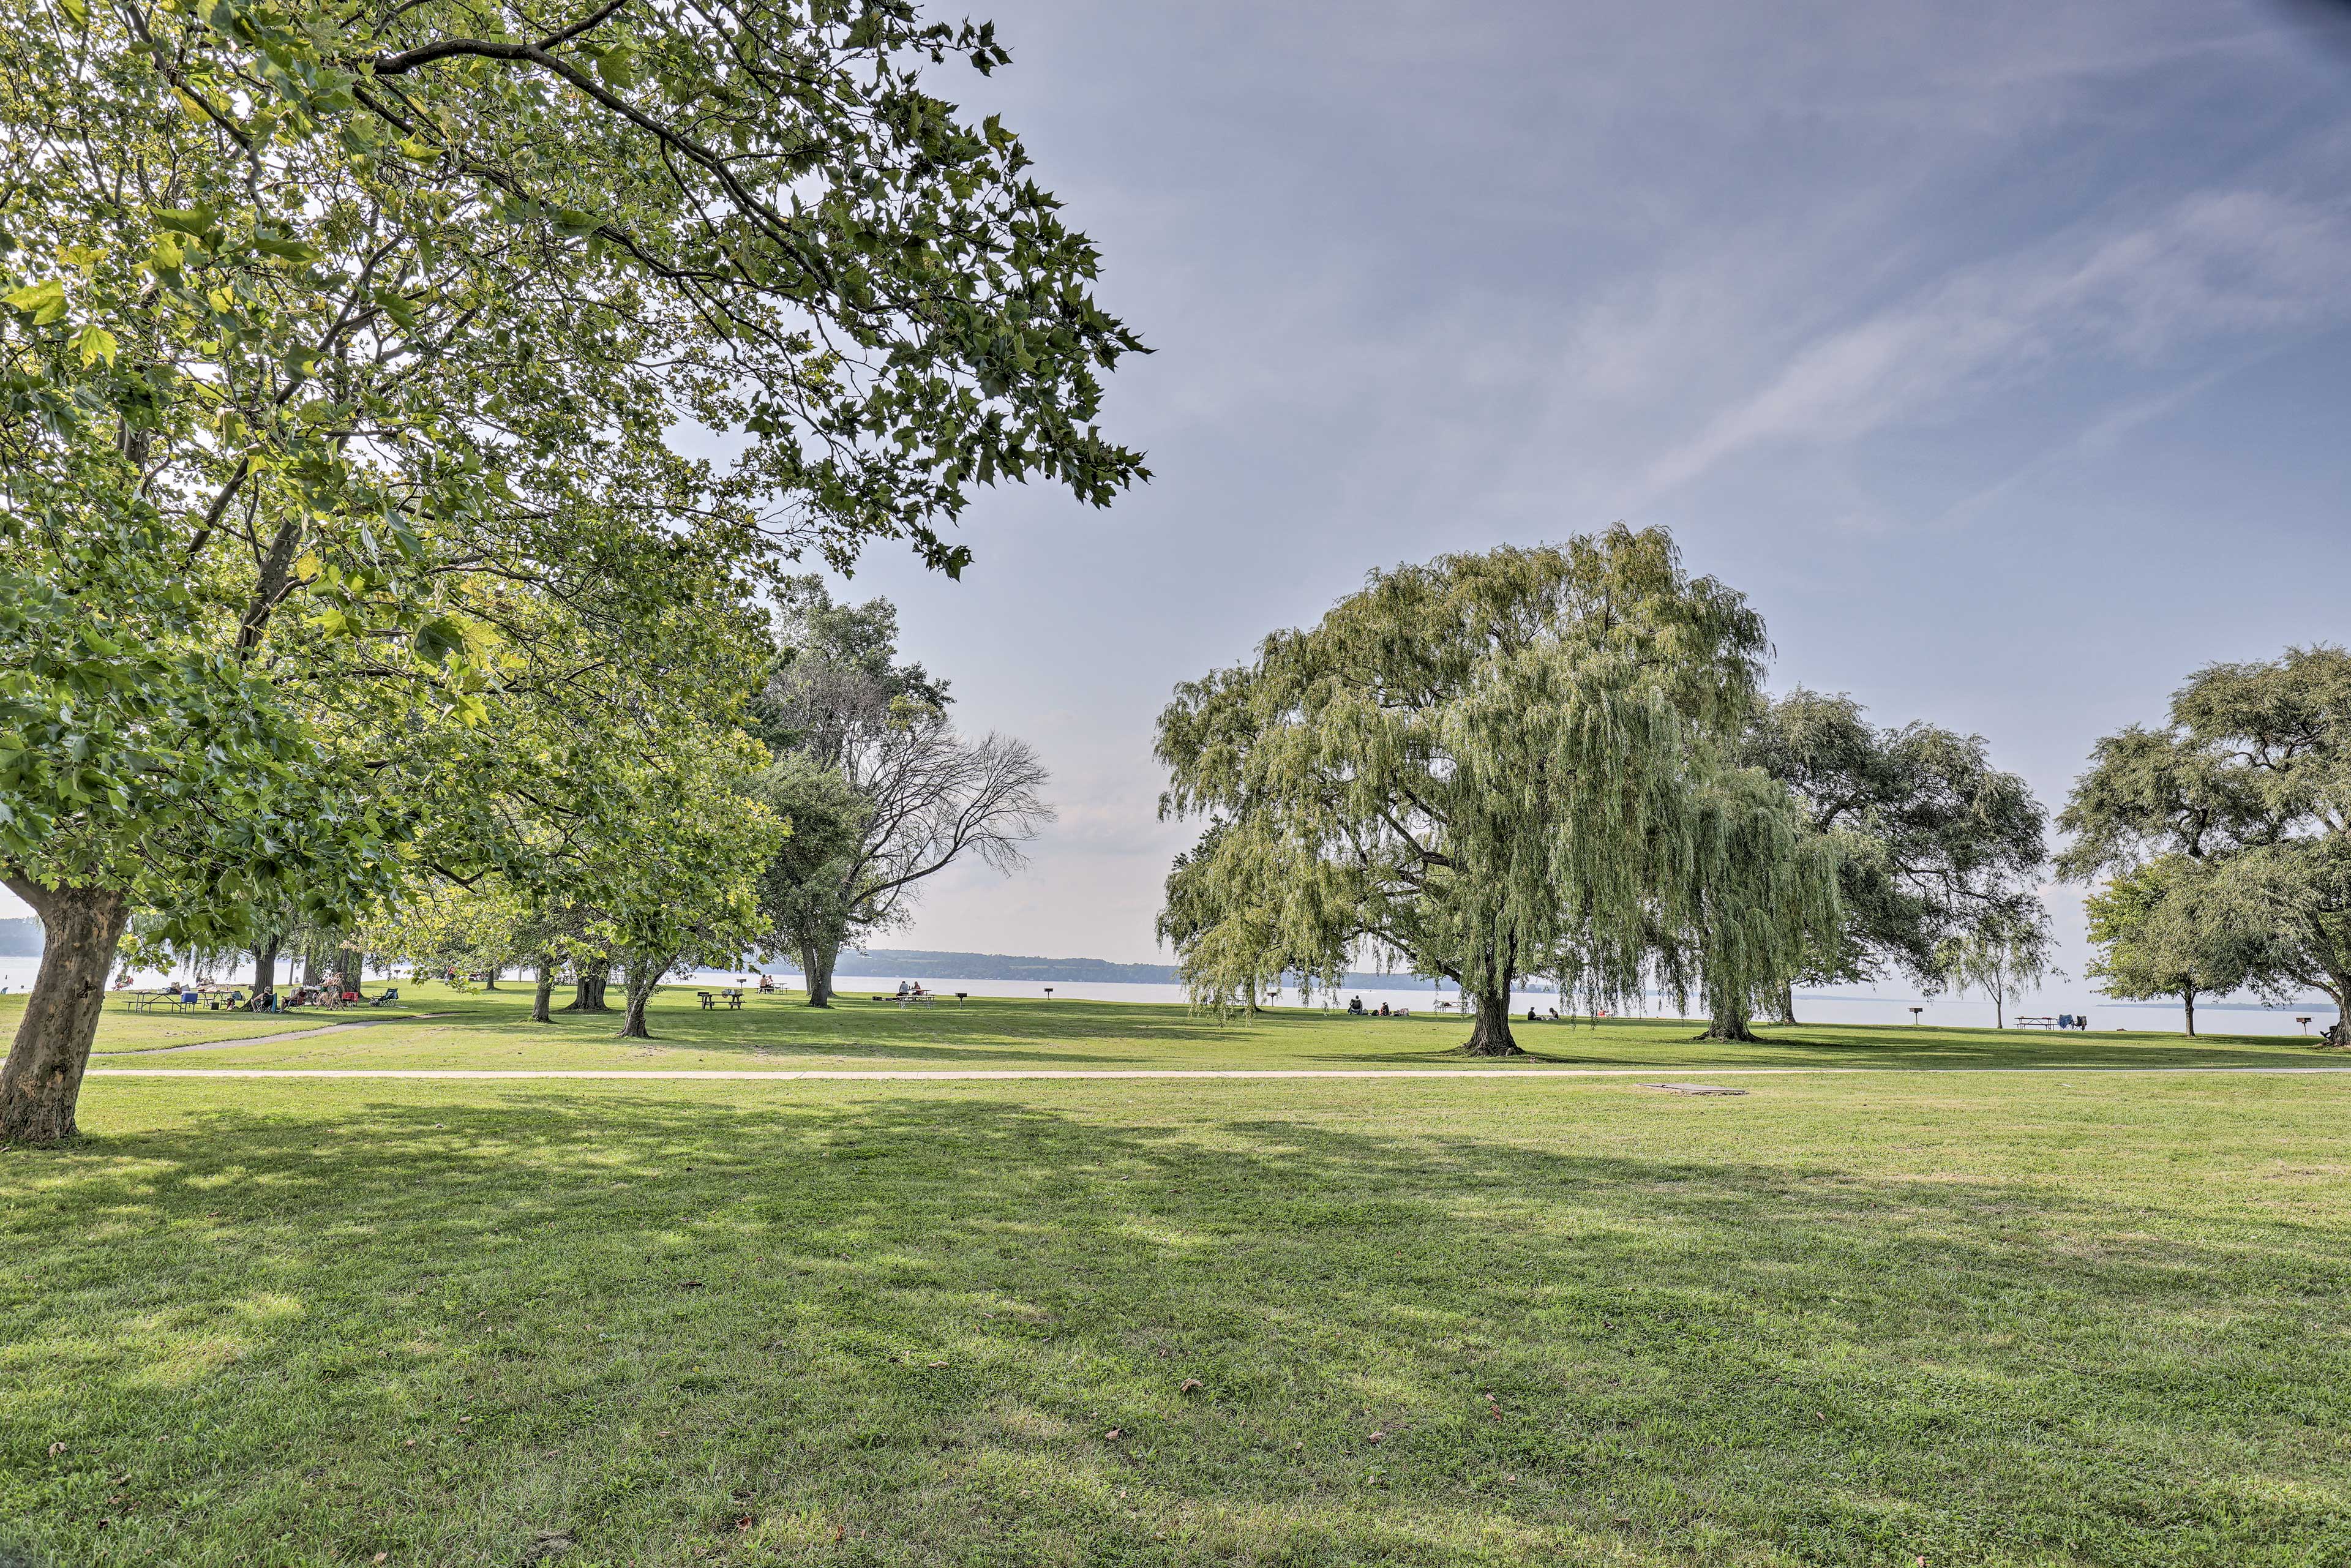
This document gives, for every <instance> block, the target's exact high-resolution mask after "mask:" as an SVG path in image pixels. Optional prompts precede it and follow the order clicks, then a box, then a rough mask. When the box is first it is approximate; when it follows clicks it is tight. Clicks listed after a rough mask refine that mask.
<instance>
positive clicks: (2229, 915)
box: [2083, 854, 2275, 1036]
mask: <svg viewBox="0 0 2351 1568" xmlns="http://www.w3.org/2000/svg"><path fill="white" fill-rule="evenodd" d="M2216 891H2217V889H2216V887H2215V879H2214V878H2213V875H2212V873H2211V868H2210V867H2208V866H2207V865H2205V864H2204V863H2203V862H2200V861H2197V860H2193V859H2190V858H2189V857H2188V856H2186V855H2181V854H2169V855H2161V856H2158V857H2157V858H2156V859H2154V860H2151V861H2149V862H2147V863H2146V864H2144V865H2140V866H2135V867H2133V868H2132V869H2130V870H2128V871H2125V872H2120V873H2116V875H2114V876H2112V877H2110V878H2108V879H2107V880H2106V881H2105V883H2103V884H2101V885H2100V886H2098V887H2097V888H2095V889H2094V890H2093V891H2092V892H2091V893H2090V894H2089V896H2088V897H2087V898H2085V899H2084V900H2083V909H2084V911H2085V913H2086V914H2087V915H2088V916H2089V930H2090V942H2091V945H2092V946H2094V947H2095V949H2096V955H2097V956H2095V957H2094V958H2093V959H2092V960H2091V961H2090V967H2089V977H2090V978H2091V979H2094V980H2095V981H2097V982H2098V988H2099V989H2100V990H2102V991H2104V992H2105V994H2106V995H2107V996H2110V997H2115V998H2120V999H2122V1000H2125V1001H2146V1000H2148V999H2150V998H2156V997H2178V998H2179V1004H2180V1008H2181V1009H2182V1011H2183V1012H2184V1013H2185V1015H2186V1018H2187V1023H2188V1032H2189V1034H2190V1035H2191V1036H2192V1035H2193V1034H2195V1032H2196V998H2198V997H2201V996H2225V995H2227V994H2228V993H2229V992H2231V991H2234V990H2237V989H2239V988H2242V987H2245V986H2250V985H2255V984H2258V983H2259V980H2260V977H2261V976H2262V974H2263V973H2264V971H2265V970H2266V969H2268V968H2269V967H2271V966H2272V965H2273V962H2274V960H2275V955H2274V954H2273V953H2272V952H2271V951H2270V949H2269V943H2268V940H2267V936H2268V933H2267V930H2266V927H2267V925H2268V922H2266V921H2263V920H2258V919H2257V920H2252V921H2248V920H2244V919H2242V918H2241V915H2240V912H2239V911H2238V910H2237V909H2235V908H2234V907H2232V906H2231V902H2230V901H2229V900H2228V899H2227V898H2225V897H2216V896H2215V893H2216Z"/></svg>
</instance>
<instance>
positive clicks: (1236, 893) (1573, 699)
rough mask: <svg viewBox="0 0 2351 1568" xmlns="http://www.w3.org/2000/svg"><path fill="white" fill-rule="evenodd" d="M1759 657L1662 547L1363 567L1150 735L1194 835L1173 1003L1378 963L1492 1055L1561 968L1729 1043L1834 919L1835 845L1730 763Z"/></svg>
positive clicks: (1727, 605) (1652, 534) (1615, 539)
mask: <svg viewBox="0 0 2351 1568" xmlns="http://www.w3.org/2000/svg"><path fill="white" fill-rule="evenodd" d="M1765 648H1766V644H1765V642H1764V634H1763V625H1762V622H1761V618H1760V617H1759V616H1757V614H1756V613H1755V612H1754V611H1753V610H1751V609H1750V608H1749V606H1748V605H1747V602H1746V601H1745V600H1744V599H1743V598H1742V597H1741V596H1740V595H1739V594H1738V593H1736V592H1734V591H1731V590H1730V589H1729V588H1726V587H1724V586H1723V585H1722V584H1721V583H1719V582H1717V581H1715V580H1713V579H1711V578H1695V579H1694V578H1691V577H1689V576H1687V574H1686V573H1685V572H1684V571H1683V570H1682V568H1681V564H1680V560H1679V558H1678V556H1677V552H1676V551H1675V549H1674V546H1673V543H1672V540H1671V539H1670V538H1667V535H1665V534H1664V533H1663V532H1661V531H1657V530H1654V529H1652V530H1645V531H1641V532H1635V531H1633V530H1631V529H1628V528H1623V527H1621V526H1620V527H1617V528H1612V529H1610V530H1609V531H1607V532H1606V533H1604V534H1601V535H1597V536H1591V537H1583V538H1574V539H1571V540H1570V541H1568V543H1566V544H1565V545H1563V546H1560V547H1556V548H1553V547H1543V548H1538V549H1497V550H1493V551H1490V552H1488V553H1485V554H1479V555H1450V556H1444V557H1440V558H1438V559H1436V560H1434V561H1431V562H1429V563H1427V564H1426V565H1421V566H1404V567H1398V568H1396V569H1395V570H1392V571H1383V572H1377V573H1374V575H1373V577H1372V579H1371V580H1370V582H1369V584H1368V585H1367V586H1366V587H1365V588H1364V591H1361V592H1360V593H1357V594H1354V595H1353V596H1352V597H1350V598H1348V599H1346V600H1343V601H1341V602H1340V603H1339V604H1338V605H1337V606H1336V607H1335V608H1334V609H1332V611H1331V612H1330V613H1329V614H1328V615H1326V616H1325V617H1324V618H1323V619H1322V622H1320V623H1319V624H1317V625H1316V626H1314V627H1312V628H1311V629H1310V630H1305V631H1290V632H1278V633H1276V634H1275V635H1273V636H1271V637H1269V638H1268V639H1266V641H1265V642H1264V643H1263V644H1262V645H1261V646H1260V647H1259V651H1258V655H1257V657H1256V659H1255V660H1253V661H1252V662H1251V663H1249V664H1245V665H1241V666H1238V667H1236V668H1232V669H1227V670H1219V671H1217V672H1215V673H1214V674H1210V675H1208V676H1207V677H1206V678H1205V679H1203V680H1200V681H1197V682H1193V683H1189V684H1186V685H1183V686H1180V687H1178V688H1177V690H1176V695H1175V702H1174V703H1172V704H1171V705H1170V706H1168V707H1167V709H1166V711H1165V713H1163V714H1162V715H1161V717H1160V722H1159V735H1158V753H1159V756H1160V758H1161V759H1162V760H1163V761H1164V762H1165V763H1166V764H1167V766H1168V768H1169V769H1170V771H1171V774H1172V783H1171V785H1170V788H1169V789H1168V791H1167V793H1166V794H1165V796H1164V797H1163V798H1162V810H1163V813H1165V814H1168V815H1175V816H1187V815H1201V816H1205V817H1207V819H1209V821H1210V823H1211V827H1212V831H1211V832H1210V834H1209V835H1208V836H1207V838H1206V839H1205V840H1204V841H1203V843H1202V845H1201V849H1200V852H1198V854H1197V855H1196V856H1195V857H1194V860H1193V861H1192V862H1191V863H1190V864H1188V865H1187V867H1186V874H1185V877H1184V879H1183V890H1182V891H1183V893H1184V901H1185V904H1184V908H1183V909H1182V910H1181V911H1179V912H1172V913H1176V914H1179V915H1180V916H1181V920H1182V924H1183V927H1184V932H1185V934H1186V935H1185V939H1184V943H1183V946H1181V948H1180V949H1179V950H1180V951H1181V954H1182V956H1183V959H1184V966H1185V974H1186V980H1187V983H1188V984H1189V985H1190V986H1191V987H1192V988H1193V989H1194V992H1195V994H1196V995H1202V996H1211V997H1213V996H1220V995H1224V994H1228V993H1230V992H1232V991H1234V990H1236V989H1238V987H1239V986H1240V985H1241V984H1243V983H1251V982H1254V980H1255V979H1256V978H1257V977H1259V975H1260V974H1261V973H1262V972H1263V966H1264V964H1265V963H1266V962H1267V961H1268V955H1269V954H1270V955H1271V956H1273V957H1274V958H1277V959H1284V960H1290V961H1293V962H1297V961H1302V962H1303V963H1304V965H1305V967H1309V968H1310V969H1331V968H1335V967H1336V965H1337V962H1338V959H1339V957H1340V956H1343V954H1344V953H1345V952H1347V951H1349V950H1353V949H1355V948H1357V947H1359V946H1370V947H1373V948H1375V949H1384V950H1385V951H1387V952H1390V953H1393V954H1395V955H1398V956H1402V957H1403V958H1405V960H1406V961H1408V962H1409V963H1410V964H1411V965H1412V967H1414V968H1415V969H1416V970H1417V971H1418V972H1419V973H1421V974H1424V975H1428V976H1442V977H1446V978H1448V979H1451V980H1453V981H1454V982H1455V983H1456V984H1458V986H1459V987H1460V988H1461V990H1462V993H1463V995H1464V996H1465V997H1466V998H1468V999H1469V1001H1470V1002H1471V1004H1472V1005H1473V1006H1474V1007H1475V1009H1476V1015H1477V1016H1476V1022H1475V1025H1474V1027H1473V1030H1472V1032H1471V1035H1470V1038H1469V1040H1468V1043H1467V1045H1466V1046H1465V1047H1464V1049H1465V1050H1466V1051H1469V1052H1470V1053H1472V1054H1477V1055H1503V1054H1509V1053H1512V1052H1515V1051H1517V1050H1518V1046H1517V1043H1516V1041H1515V1040H1514V1039H1513V1038H1512V1035H1511V1031H1510V1016H1509V1015H1510V990H1511V986H1512V983H1513V981H1514V980H1515V979H1516V978H1518V977H1520V976H1523V975H1527V974H1531V973H1542V974H1552V973H1556V972H1558V971H1559V969H1560V967H1562V954H1568V953H1572V954H1573V968H1574V970H1575V973H1576V975H1577V976H1578V978H1579V983H1580V984H1581V985H1582V986H1583V988H1584V989H1585V990H1586V991H1587V992H1588V994H1590V995H1591V996H1593V998H1601V999H1607V1000H1618V999H1622V998H1625V996H1627V995H1629V994H1631V993H1633V992H1635V991H1636V990H1638V989H1639V988H1641V987H1642V986H1643V985H1644V984H1645V982H1646V978H1647V977H1649V976H1651V975H1652V974H1655V973H1659V972H1662V973H1663V974H1664V975H1665V977H1666V978H1667V980H1668V982H1669V983H1675V984H1678V985H1681V986H1686V987H1688V988H1693V989H1696V990H1697V991H1698V992H1700V993H1701V994H1703V996H1704V997H1705V998H1706V1002H1707V1005H1708V1011H1709V1012H1710V1013H1711V1015H1712V1017H1713V1019H1714V1032H1719V1033H1721V1034H1724V1035H1729V1036H1735V1037H1744V1036H1745V1035H1746V1034H1747V1032H1748V1020H1749V1019H1750V1018H1751V1017H1752V1016H1753V1012H1754V1009H1755V1007H1756V1005H1757V1003H1758V1001H1759V999H1760V998H1766V997H1768V996H1769V995H1771V991H1772V989H1773V988H1775V987H1776V986H1777V985H1778V984H1779V982H1780V980H1781V979H1782V977H1784V976H1785V975H1786V974H1788V973H1791V972H1792V971H1793V969H1794V968H1795V967H1797V966H1798V965H1799V964H1800V963H1801V962H1802V955H1803V952H1804V950H1805V948H1806V946H1807V944H1808V943H1810V942H1812V941H1813V940H1815V939H1816V938H1817V936H1818V935H1819V934H1820V932H1821V931H1822V930H1823V927H1824V926H1825V925H1829V924H1831V923H1833V922H1834V917H1835V911H1836V892H1835V886H1834V861H1833V859H1832V857H1831V856H1830V854H1829V853H1828V852H1827V850H1826V847H1825V845H1824V844H1823V841H1821V840H1820V839H1819V838H1818V836H1817V835H1814V834H1812V833H1810V832H1809V831H1807V829H1806V826H1805V823H1804V822H1803V820H1802V816H1801V814H1800V813H1799V812H1798V811H1797V810H1796V808H1795V804H1794V801H1793V800H1792V798H1791V797H1790V796H1789V794H1788V792H1787V790H1786V789H1783V788H1782V787H1781V786H1779V785H1777V784H1775V783H1773V782H1772V781H1771V779H1767V778H1765V777H1764V776H1763V775H1762V774H1761V773H1760V772H1757V771H1755V770H1753V769H1750V768H1742V767H1740V766H1739V765H1738V763H1737V761H1736V760H1735V757H1734V755H1733V752H1734V747H1735V743H1736V739H1737V737H1738V734H1739V731H1740V727H1742V726H1743V725H1744V724H1745V722H1746V720H1747V717H1748V715H1749V713H1750V710H1751V708H1752V706H1753V704H1754V702H1755V700H1756V692H1757V687H1758V685H1759V682H1760V680H1761V658H1762V655H1763V653H1764V652H1765Z"/></svg>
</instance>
